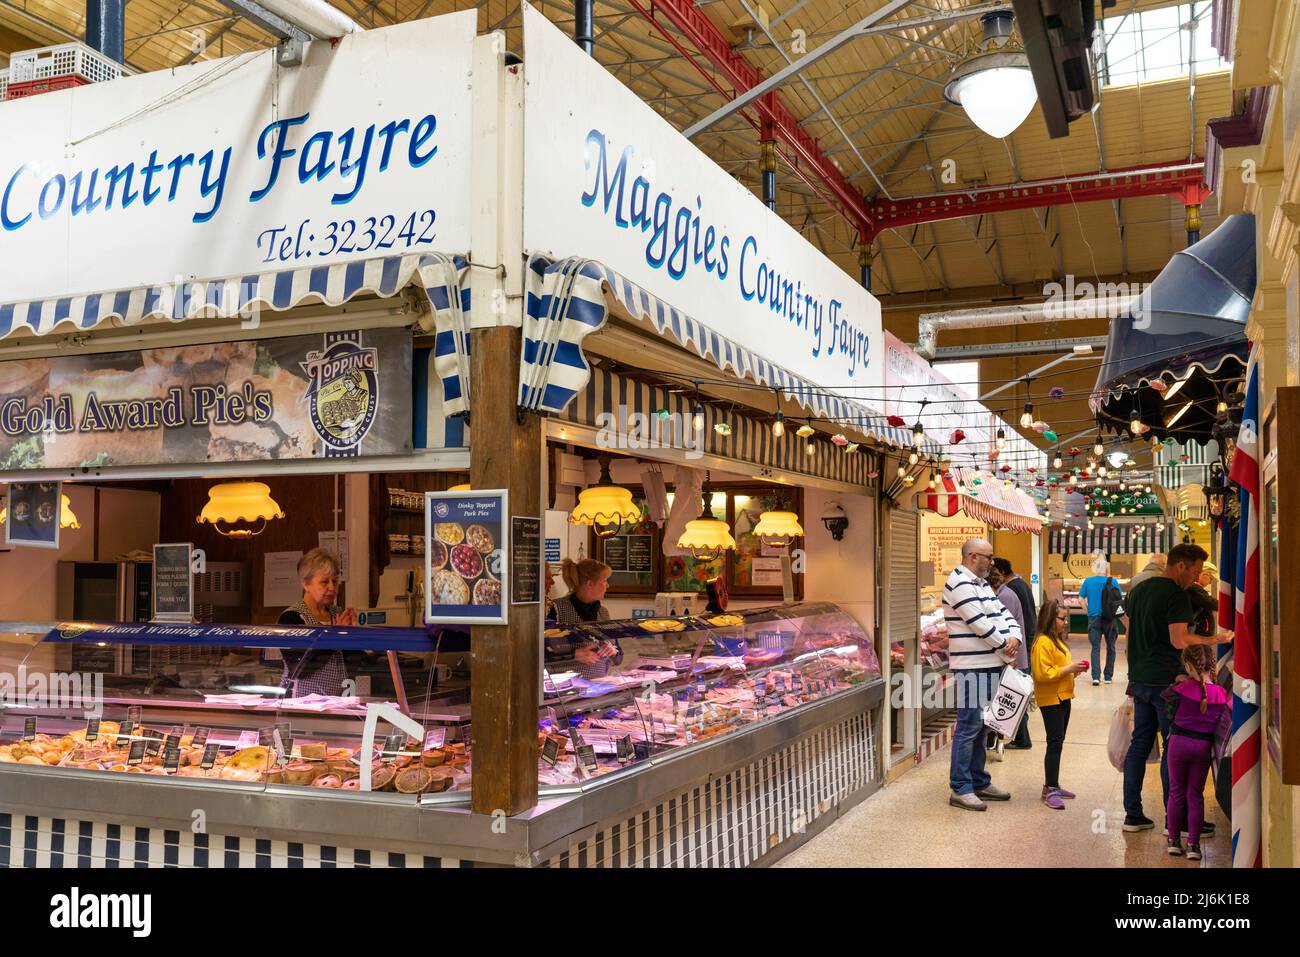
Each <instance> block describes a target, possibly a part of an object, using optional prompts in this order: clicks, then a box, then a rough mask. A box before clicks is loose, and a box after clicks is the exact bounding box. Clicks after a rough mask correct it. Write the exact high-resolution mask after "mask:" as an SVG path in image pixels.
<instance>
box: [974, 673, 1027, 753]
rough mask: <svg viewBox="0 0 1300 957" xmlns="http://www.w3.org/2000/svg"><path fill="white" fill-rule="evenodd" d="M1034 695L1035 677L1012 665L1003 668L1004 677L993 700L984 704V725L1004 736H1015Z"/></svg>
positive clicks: (995, 691)
mask: <svg viewBox="0 0 1300 957" xmlns="http://www.w3.org/2000/svg"><path fill="white" fill-rule="evenodd" d="M1033 696H1034V679H1033V678H1031V677H1029V675H1027V674H1025V673H1024V672H1022V671H1019V670H1017V669H1016V668H1015V667H1013V666H1011V665H1007V666H1006V667H1005V668H1003V669H1002V677H1001V679H999V681H998V686H997V688H996V689H995V690H994V692H993V700H992V701H990V702H989V703H988V704H987V705H985V706H984V725H985V727H988V728H992V729H993V730H994V731H996V732H997V733H998V734H1000V735H1002V736H1003V737H1007V738H1012V737H1015V734H1016V728H1018V727H1019V726H1020V719H1021V717H1023V716H1024V713H1025V712H1026V711H1027V710H1028V709H1029V700H1030V699H1031V698H1032V697H1033Z"/></svg>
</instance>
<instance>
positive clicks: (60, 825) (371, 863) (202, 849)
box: [0, 812, 471, 868]
mask: <svg viewBox="0 0 1300 957" xmlns="http://www.w3.org/2000/svg"><path fill="white" fill-rule="evenodd" d="M470 866H471V862H470V861H462V860H455V859H451V858H445V857H442V858H439V857H425V856H423V855H419V854H394V853H389V852H387V851H371V850H365V849H364V848H353V847H332V846H330V845H327V844H295V843H292V842H287V841H267V840H260V839H257V838H246V837H232V836H229V835H224V836H223V835H217V834H192V833H190V832H189V831H168V830H162V829H159V828H148V827H131V826H127V825H123V824H105V823H103V822H99V821H77V820H68V819H65V818H59V817H35V816H29V815H20V814H6V813H3V812H0V868H2V867H470Z"/></svg>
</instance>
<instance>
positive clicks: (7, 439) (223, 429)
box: [0, 329, 411, 472]
mask: <svg viewBox="0 0 1300 957" xmlns="http://www.w3.org/2000/svg"><path fill="white" fill-rule="evenodd" d="M410 448H411V333H410V331H409V330H407V329H371V330H366V331H363V332H327V333H320V334H316V335H309V336H294V337H292V338H287V339H262V340H259V341H254V342H218V343H209V344H207V345H194V346H180V347H176V348H168V349H150V350H147V351H144V352H114V353H106V354H102V355H83V356H60V357H58V358H55V359H16V360H13V361H10V362H0V472H4V471H16V470H22V469H42V468H63V467H68V468H76V467H80V466H91V467H107V466H114V465H161V464H171V463H176V464H182V463H201V462H249V461H260V460H265V459H306V458H318V457H336V456H356V455H400V454H404V453H406V452H408V451H410Z"/></svg>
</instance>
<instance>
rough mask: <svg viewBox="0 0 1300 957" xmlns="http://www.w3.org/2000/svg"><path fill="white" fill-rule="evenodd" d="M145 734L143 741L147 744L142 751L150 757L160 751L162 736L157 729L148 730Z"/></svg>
mask: <svg viewBox="0 0 1300 957" xmlns="http://www.w3.org/2000/svg"><path fill="white" fill-rule="evenodd" d="M145 734H146V738H145V743H146V745H147V746H146V747H145V749H144V753H145V754H147V755H148V756H149V757H151V758H152V757H154V756H155V755H157V754H158V753H159V752H161V751H162V748H163V737H162V734H161V733H160V732H158V731H148V732H146V733H145Z"/></svg>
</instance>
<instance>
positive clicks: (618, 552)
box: [601, 535, 627, 572]
mask: <svg viewBox="0 0 1300 957" xmlns="http://www.w3.org/2000/svg"><path fill="white" fill-rule="evenodd" d="M601 544H602V545H603V546H604V555H605V564H606V565H608V566H609V567H610V569H611V570H612V571H616V572H625V571H627V538H626V537H624V536H621V535H613V536H611V537H609V538H607V539H605V540H604V542H602V543H601Z"/></svg>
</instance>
